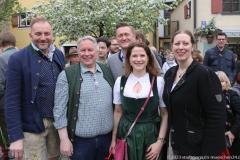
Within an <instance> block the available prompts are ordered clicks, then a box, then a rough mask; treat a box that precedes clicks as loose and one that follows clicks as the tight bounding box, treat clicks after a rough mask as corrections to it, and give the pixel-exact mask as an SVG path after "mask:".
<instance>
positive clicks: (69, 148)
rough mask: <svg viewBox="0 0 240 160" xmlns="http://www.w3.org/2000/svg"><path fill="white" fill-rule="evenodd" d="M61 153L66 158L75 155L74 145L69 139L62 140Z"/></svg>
mask: <svg viewBox="0 0 240 160" xmlns="http://www.w3.org/2000/svg"><path fill="white" fill-rule="evenodd" d="M60 152H61V154H62V155H64V156H68V157H70V156H72V154H73V145H72V142H71V141H70V140H69V138H65V139H61V140H60Z"/></svg>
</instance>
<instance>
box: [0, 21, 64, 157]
mask: <svg viewBox="0 0 240 160" xmlns="http://www.w3.org/2000/svg"><path fill="white" fill-rule="evenodd" d="M29 36H30V39H31V43H30V44H29V45H28V46H27V47H25V48H23V49H21V50H19V51H17V52H15V53H14V54H13V55H12V56H11V57H10V59H9V61H8V69H7V75H6V77H7V78H6V92H5V108H4V109H5V120H6V124H7V130H8V138H9V142H10V147H9V150H10V154H11V156H12V157H14V158H15V159H17V160H22V159H26V160H28V159H31V160H32V159H41V160H42V159H44V160H47V159H49V160H56V159H58V156H59V155H60V152H59V137H58V134H57V131H56V129H55V127H54V126H53V106H54V90H55V85H56V81H57V76H58V74H59V73H60V72H61V71H62V70H63V69H64V55H63V53H62V52H61V51H60V50H59V49H57V48H55V47H54V45H53V44H52V43H53V34H52V26H51V23H50V22H49V21H48V20H47V19H45V18H43V17H35V18H33V19H32V20H31V23H30V33H29Z"/></svg>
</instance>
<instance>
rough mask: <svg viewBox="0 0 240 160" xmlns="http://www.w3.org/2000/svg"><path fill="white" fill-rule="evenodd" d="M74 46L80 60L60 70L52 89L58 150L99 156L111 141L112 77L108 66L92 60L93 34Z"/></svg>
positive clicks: (90, 158)
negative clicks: (54, 87) (53, 91)
mask: <svg viewBox="0 0 240 160" xmlns="http://www.w3.org/2000/svg"><path fill="white" fill-rule="evenodd" d="M77 49H78V52H79V57H80V64H75V65H71V66H70V67H68V68H66V69H65V70H64V71H63V72H61V73H60V75H59V76H58V80H57V84H56V89H55V105H54V111H53V112H54V120H55V123H54V125H55V127H56V128H57V130H58V133H59V137H60V151H61V153H62V155H65V156H68V157H71V159H72V160H86V159H87V160H103V159H104V157H105V156H106V155H107V153H108V149H109V146H110V142H111V131H112V127H113V107H112V87H113V83H114V80H113V77H112V73H111V71H110V70H109V68H108V67H107V66H106V65H104V64H100V63H97V62H96V60H97V42H96V39H95V38H93V37H91V36H85V37H82V38H80V39H79V41H78V48H77Z"/></svg>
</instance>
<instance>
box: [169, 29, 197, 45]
mask: <svg viewBox="0 0 240 160" xmlns="http://www.w3.org/2000/svg"><path fill="white" fill-rule="evenodd" d="M181 33H185V34H187V35H188V36H189V37H190V39H191V43H192V44H195V39H194V37H193V34H192V32H190V31H189V30H183V31H177V32H175V33H174V34H173V36H172V41H171V42H172V43H173V41H174V38H175V37H176V35H178V34H181Z"/></svg>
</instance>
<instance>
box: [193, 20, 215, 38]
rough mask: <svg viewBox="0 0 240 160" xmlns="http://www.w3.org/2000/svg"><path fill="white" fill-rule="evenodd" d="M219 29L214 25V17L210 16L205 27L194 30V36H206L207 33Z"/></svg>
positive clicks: (213, 32) (212, 32)
mask: <svg viewBox="0 0 240 160" xmlns="http://www.w3.org/2000/svg"><path fill="white" fill-rule="evenodd" d="M218 30H219V29H218V28H217V27H216V25H215V19H214V18H212V19H211V20H210V21H209V22H208V23H207V25H206V27H205V28H202V27H199V28H197V29H196V31H195V35H196V36H201V37H203V36H207V35H208V34H215V33H216V32H217V31H218Z"/></svg>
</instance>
